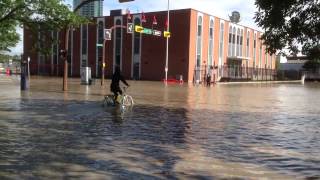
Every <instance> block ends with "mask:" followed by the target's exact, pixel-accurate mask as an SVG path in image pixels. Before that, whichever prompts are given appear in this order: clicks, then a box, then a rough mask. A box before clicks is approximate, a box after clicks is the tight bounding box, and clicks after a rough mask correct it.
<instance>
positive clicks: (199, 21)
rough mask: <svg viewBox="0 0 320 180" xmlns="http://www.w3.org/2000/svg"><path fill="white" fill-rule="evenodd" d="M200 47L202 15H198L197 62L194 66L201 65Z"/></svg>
mask: <svg viewBox="0 0 320 180" xmlns="http://www.w3.org/2000/svg"><path fill="white" fill-rule="evenodd" d="M201 49H202V16H198V29H197V62H196V66H197V67H200V65H201Z"/></svg>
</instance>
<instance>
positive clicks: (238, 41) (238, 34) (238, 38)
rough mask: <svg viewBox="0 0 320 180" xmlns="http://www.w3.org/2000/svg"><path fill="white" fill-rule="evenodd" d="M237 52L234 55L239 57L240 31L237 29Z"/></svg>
mask: <svg viewBox="0 0 320 180" xmlns="http://www.w3.org/2000/svg"><path fill="white" fill-rule="evenodd" d="M236 47H237V52H236V55H237V56H239V55H240V29H239V28H238V31H237V45H236Z"/></svg>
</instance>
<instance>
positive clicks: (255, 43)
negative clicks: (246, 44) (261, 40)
mask: <svg viewBox="0 0 320 180" xmlns="http://www.w3.org/2000/svg"><path fill="white" fill-rule="evenodd" d="M256 48H257V33H254V37H253V67H256V54H257V51H256Z"/></svg>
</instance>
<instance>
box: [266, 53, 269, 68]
mask: <svg viewBox="0 0 320 180" xmlns="http://www.w3.org/2000/svg"><path fill="white" fill-rule="evenodd" d="M268 56H269V54H268V53H266V68H267V67H268V66H269V62H268Z"/></svg>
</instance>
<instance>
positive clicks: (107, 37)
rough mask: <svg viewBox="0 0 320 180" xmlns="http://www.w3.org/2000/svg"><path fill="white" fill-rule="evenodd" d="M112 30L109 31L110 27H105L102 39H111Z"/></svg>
mask: <svg viewBox="0 0 320 180" xmlns="http://www.w3.org/2000/svg"><path fill="white" fill-rule="evenodd" d="M111 35H112V31H111V29H105V30H104V39H105V40H108V41H109V40H111V39H112V36H111Z"/></svg>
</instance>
